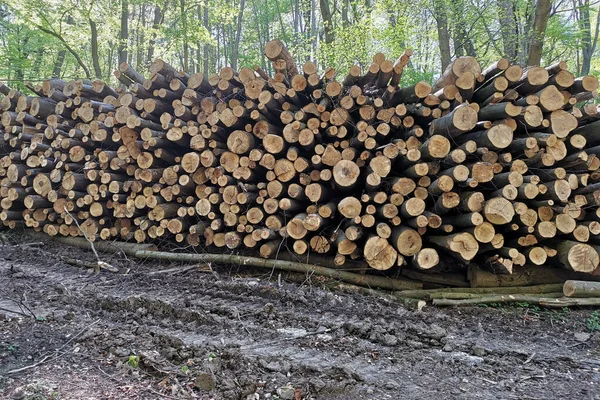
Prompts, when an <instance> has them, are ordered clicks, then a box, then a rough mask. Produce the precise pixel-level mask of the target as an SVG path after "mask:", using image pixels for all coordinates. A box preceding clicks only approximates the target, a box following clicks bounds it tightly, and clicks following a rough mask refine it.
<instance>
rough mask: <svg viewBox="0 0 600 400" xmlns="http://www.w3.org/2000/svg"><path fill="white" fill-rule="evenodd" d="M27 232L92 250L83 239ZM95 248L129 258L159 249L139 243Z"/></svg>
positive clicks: (107, 243)
mask: <svg viewBox="0 0 600 400" xmlns="http://www.w3.org/2000/svg"><path fill="white" fill-rule="evenodd" d="M25 232H26V233H27V234H28V235H30V236H32V237H36V238H40V239H44V240H46V241H47V240H48V238H51V240H53V241H55V242H57V243H62V244H66V245H68V246H75V247H79V248H82V249H84V250H91V246H90V243H89V242H88V241H87V240H85V239H84V238H81V237H62V236H52V237H50V236H48V235H46V234H45V233H39V232H35V231H33V230H29V229H28V230H26V231H25ZM94 247H95V248H96V250H98V251H100V252H102V253H109V254H114V253H123V254H125V255H127V256H129V257H133V256H134V255H135V253H136V252H137V251H139V250H156V249H157V248H156V246H155V245H153V244H151V243H143V244H138V243H125V242H97V243H95V244H94Z"/></svg>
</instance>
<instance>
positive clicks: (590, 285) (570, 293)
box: [563, 280, 600, 298]
mask: <svg viewBox="0 0 600 400" xmlns="http://www.w3.org/2000/svg"><path fill="white" fill-rule="evenodd" d="M563 293H564V295H565V296H567V297H583V298H587V297H600V282H589V281H574V280H568V281H566V282H565V284H564V286H563Z"/></svg>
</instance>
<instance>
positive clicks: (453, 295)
mask: <svg viewBox="0 0 600 400" xmlns="http://www.w3.org/2000/svg"><path fill="white" fill-rule="evenodd" d="M494 295H496V296H501V295H500V294H497V293H494V294H492V296H494ZM562 295H563V294H562V292H550V293H543V294H540V295H539V296H540V297H562ZM531 296H533V297H536V295H534V294H532V295H531ZM484 297H490V294H487V293H460V292H437V293H430V294H429V299H430V300H436V299H448V300H464V299H481V298H484Z"/></svg>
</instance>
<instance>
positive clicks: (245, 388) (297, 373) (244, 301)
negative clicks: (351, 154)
mask: <svg viewBox="0 0 600 400" xmlns="http://www.w3.org/2000/svg"><path fill="white" fill-rule="evenodd" d="M9 240H10V242H11V244H8V245H2V246H0V398H2V399H25V400H33V399H35V400H45V399H188V398H199V399H225V400H230V399H267V398H271V399H291V400H298V399H337V400H342V399H344V400H351V399H419V400H423V399H433V398H438V399H574V398H577V399H600V331H598V330H596V329H600V313H598V312H594V311H593V310H560V311H546V310H541V309H538V308H536V307H501V308H496V307H485V308H482V307H472V308H456V309H438V308H435V307H431V306H428V307H426V308H425V309H423V310H422V311H410V310H407V309H405V308H403V307H402V306H401V305H399V304H397V303H394V302H390V301H387V300H385V299H382V298H377V297H369V296H364V295H357V294H348V293H342V292H339V291H335V290H333V289H332V286H333V285H332V283H333V282H331V281H324V280H320V279H317V278H315V277H311V276H303V277H301V279H297V276H296V279H293V281H290V280H288V279H285V277H284V278H283V279H278V278H279V276H278V274H277V272H275V273H273V274H271V272H270V271H269V272H267V273H266V274H265V273H264V271H262V272H256V271H251V270H240V269H238V268H237V267H215V266H211V267H212V268H210V271H208V272H206V271H207V268H206V267H204V268H200V267H198V268H194V269H192V270H187V271H184V270H179V271H172V272H163V273H158V274H157V273H156V272H157V271H161V270H162V271H164V270H165V269H168V268H173V267H181V265H176V264H157V263H156V262H147V263H139V262H133V261H130V260H126V259H123V258H117V257H114V258H111V257H108V256H107V257H108V259H105V261H107V262H109V263H111V264H112V265H115V266H118V267H119V268H120V269H121V272H120V273H111V272H108V271H106V270H102V271H101V272H100V273H99V274H94V273H91V274H90V273H88V272H87V270H85V269H82V268H80V267H75V266H70V265H68V264H65V263H64V262H62V261H61V258H60V257H61V256H69V257H76V258H79V259H85V260H93V255H92V254H91V253H89V252H85V251H81V250H78V249H74V248H70V247H66V246H60V245H56V244H52V243H47V244H45V245H43V246H35V245H27V244H28V243H31V242H34V240H33V239H30V238H28V237H27V236H24V235H22V234H13V235H9ZM294 281H295V282H294ZM11 310H12V311H11Z"/></svg>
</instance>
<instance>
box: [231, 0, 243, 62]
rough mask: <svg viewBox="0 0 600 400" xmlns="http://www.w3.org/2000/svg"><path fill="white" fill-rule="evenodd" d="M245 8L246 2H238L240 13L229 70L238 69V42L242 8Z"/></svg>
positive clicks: (240, 31) (240, 30)
mask: <svg viewBox="0 0 600 400" xmlns="http://www.w3.org/2000/svg"><path fill="white" fill-rule="evenodd" d="M245 6H246V0H241V1H240V11H239V12H238V16H237V29H236V31H235V41H234V42H233V50H232V52H231V68H233V69H234V70H235V71H237V69H238V58H239V51H240V40H241V37H242V19H243V17H244V7H245Z"/></svg>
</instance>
